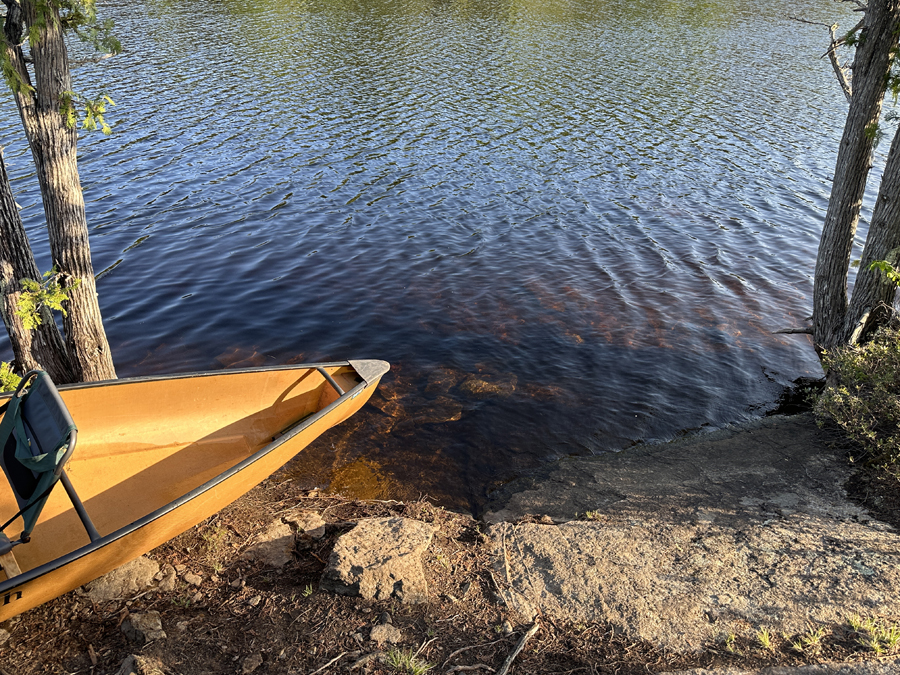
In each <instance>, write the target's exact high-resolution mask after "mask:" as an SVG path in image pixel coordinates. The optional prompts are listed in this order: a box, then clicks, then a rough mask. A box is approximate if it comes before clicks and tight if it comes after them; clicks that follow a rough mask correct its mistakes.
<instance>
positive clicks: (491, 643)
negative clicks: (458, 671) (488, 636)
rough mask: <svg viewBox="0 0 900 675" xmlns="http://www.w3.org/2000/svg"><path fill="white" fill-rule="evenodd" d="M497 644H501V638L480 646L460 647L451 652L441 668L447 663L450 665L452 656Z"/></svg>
mask: <svg viewBox="0 0 900 675" xmlns="http://www.w3.org/2000/svg"><path fill="white" fill-rule="evenodd" d="M498 642H503V638H500V639H499V640H494V641H493V642H484V643H482V644H480V645H469V646H468V647H460V648H459V649H457V650H456V651H455V652H453V653H452V654H451V655H450V656H448V657H447V660H446V661H444V662H443V663H442V664H441V668H443V667H444V666H446V665H447V664H448V663H450V659H452V658H453V657H454V656H457V655H458V654H462V653H463V652H467V651H469V650H470V649H478V648H479V647H490V646H491V645H495V644H497V643H498Z"/></svg>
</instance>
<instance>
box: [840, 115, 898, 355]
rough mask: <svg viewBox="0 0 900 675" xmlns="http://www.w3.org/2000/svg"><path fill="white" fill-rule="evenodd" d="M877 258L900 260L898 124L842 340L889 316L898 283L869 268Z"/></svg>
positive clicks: (862, 333) (858, 337)
mask: <svg viewBox="0 0 900 675" xmlns="http://www.w3.org/2000/svg"><path fill="white" fill-rule="evenodd" d="M876 260H887V261H888V262H890V263H891V264H892V265H894V267H895V268H896V267H898V263H900V128H898V129H897V132H895V134H894V141H893V142H892V143H891V150H890V152H889V153H888V158H887V162H886V163H885V165H884V175H883V176H882V178H881V186H880V188H879V190H878V201H877V202H875V210H874V211H873V212H872V223H871V225H870V226H869V234H868V235H867V237H866V247H865V248H864V249H863V255H862V260H861V261H860V266H859V274H858V275H857V276H856V284H855V285H854V286H853V297H852V298H851V300H850V308H849V310H848V313H847V320H846V322H845V324H844V342H845V343H850V344H854V343H856V342H859V341H860V340H861V339H864V338H865V337H866V336H867V335H868V334H870V333H871V332H872V331H873V330H874V329H876V328H878V327H879V326H881V325H884V324H885V323H886V322H887V321H888V320H889V319H890V317H891V314H892V307H893V302H894V295H895V293H896V291H897V284H895V283H894V282H893V281H891V280H890V279H888V278H887V275H885V274H884V273H883V272H881V271H880V270H877V269H876V270H870V269H869V266H870V265H871V264H872V262H874V261H876Z"/></svg>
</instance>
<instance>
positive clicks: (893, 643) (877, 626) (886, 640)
mask: <svg viewBox="0 0 900 675" xmlns="http://www.w3.org/2000/svg"><path fill="white" fill-rule="evenodd" d="M847 623H848V624H849V625H850V629H851V631H852V632H854V633H856V641H857V643H858V644H859V645H860V646H862V647H864V648H865V649H869V650H871V651H873V652H875V654H876V655H877V656H884V655H887V654H896V653H897V651H898V647H900V626H896V625H894V624H890V623H887V622H886V621H884V620H880V619H873V618H866V619H863V618H862V617H860V616H859V615H858V614H855V615H853V616H851V617H848V618H847Z"/></svg>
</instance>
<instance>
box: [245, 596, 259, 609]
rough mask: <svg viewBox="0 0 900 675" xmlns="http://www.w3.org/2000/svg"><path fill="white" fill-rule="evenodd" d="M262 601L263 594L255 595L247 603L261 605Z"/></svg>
mask: <svg viewBox="0 0 900 675" xmlns="http://www.w3.org/2000/svg"><path fill="white" fill-rule="evenodd" d="M261 602H262V596H261V595H254V596H253V597H252V598H250V599H249V600H248V601H247V604H248V605H250V606H251V607H256V606H257V605H259V603H261Z"/></svg>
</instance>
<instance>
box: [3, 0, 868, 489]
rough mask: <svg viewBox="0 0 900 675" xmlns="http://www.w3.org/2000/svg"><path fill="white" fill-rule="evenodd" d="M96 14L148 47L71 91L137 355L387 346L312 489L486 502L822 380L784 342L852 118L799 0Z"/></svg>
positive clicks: (104, 298) (111, 288)
mask: <svg viewBox="0 0 900 675" xmlns="http://www.w3.org/2000/svg"><path fill="white" fill-rule="evenodd" d="M105 5H106V8H107V11H108V13H110V14H111V15H113V18H115V19H116V21H117V23H118V25H119V27H120V33H121V37H122V41H123V43H124V44H125V45H126V47H127V50H128V51H127V52H126V53H125V54H124V55H123V56H121V57H117V58H115V59H110V60H108V61H104V62H103V63H101V64H97V65H92V66H87V67H84V68H82V69H80V70H79V71H78V73H77V78H76V79H77V86H78V88H79V89H80V90H86V91H87V90H91V89H92V87H93V83H94V82H96V81H102V82H104V83H105V84H106V89H107V91H108V93H109V94H110V95H111V96H112V97H113V98H114V99H115V100H116V101H118V102H119V105H118V106H117V110H116V112H115V114H114V115H112V116H111V117H114V118H115V119H114V120H113V121H114V122H115V124H114V132H115V133H114V134H113V135H112V136H111V137H110V138H101V137H97V136H90V137H87V138H85V139H83V141H82V144H81V152H82V156H81V160H80V166H81V170H82V179H83V183H84V186H85V190H86V199H87V202H88V203H87V208H88V213H89V219H90V222H91V223H92V227H93V230H92V246H93V252H94V258H95V267H96V269H98V270H104V273H103V275H102V277H101V278H100V280H99V291H100V299H101V305H102V309H103V311H104V315H105V318H106V326H107V330H108V333H109V336H110V341H111V344H112V346H113V349H114V350H115V356H116V360H117V365H118V370H119V372H120V374H122V375H131V374H143V373H149V372H170V371H183V370H195V369H205V368H223V367H229V368H233V367H244V366H249V365H261V364H266V363H296V362H302V361H307V362H308V361H316V360H334V359H343V358H348V357H349V358H353V357H363V358H384V359H386V360H389V361H391V362H392V363H393V364H394V369H393V370H392V372H391V374H390V375H389V376H388V377H386V378H385V382H384V384H383V386H382V388H381V390H380V391H379V393H378V394H377V395H376V396H375V398H374V399H373V402H372V405H371V406H367V407H366V409H365V410H364V411H362V412H361V414H359V415H358V416H356V417H354V418H353V420H351V421H350V422H348V423H347V424H346V425H344V426H342V427H341V428H339V429H335V430H332V431H331V432H329V433H328V434H327V435H326V436H324V437H323V438H322V439H321V441H320V442H318V443H317V444H316V445H315V446H314V447H313V448H311V449H310V451H309V452H308V453H307V454H306V455H305V456H304V457H303V458H302V459H301V460H300V461H298V462H297V463H296V464H295V465H294V466H293V467H292V468H291V471H292V472H294V475H295V476H296V477H297V479H298V480H304V481H306V482H307V483H308V484H309V485H310V486H312V485H326V484H331V485H332V486H334V487H335V488H336V489H337V488H340V489H345V490H351V491H357V492H363V493H366V494H368V495H370V496H374V495H378V496H385V495H395V496H397V495H402V496H417V495H418V494H420V493H427V494H431V495H432V496H434V497H436V498H438V499H439V500H441V501H443V502H444V503H447V504H454V505H457V506H460V505H462V506H467V507H477V505H478V503H479V502H480V501H481V500H482V499H483V498H484V494H485V491H486V490H487V489H489V488H490V486H491V485H492V484H494V483H495V482H496V481H499V480H503V479H506V478H509V477H511V476H513V475H515V474H517V473H520V472H522V471H525V470H527V469H529V468H531V467H534V466H535V465H537V464H539V463H540V462H544V461H547V460H549V459H553V458H556V457H560V456H564V455H566V454H569V453H584V452H602V451H606V450H615V449H619V448H622V447H624V446H627V445H629V444H631V443H634V442H637V441H639V440H642V439H644V440H646V439H665V438H671V437H673V436H675V435H677V434H679V433H682V432H684V431H685V430H689V429H695V428H700V427H702V426H704V425H707V426H715V425H720V424H723V423H727V422H731V421H736V420H740V419H742V418H744V417H747V416H750V415H754V414H759V413H760V412H761V411H763V410H765V408H766V407H767V406H769V405H771V403H772V402H773V401H774V400H775V398H776V397H777V395H778V393H779V392H780V387H781V386H782V385H784V384H786V383H788V382H789V381H790V380H792V379H794V378H796V377H798V376H800V375H805V374H810V373H811V372H815V371H816V370H817V364H816V360H815V357H814V355H813V354H812V351H811V350H810V349H809V346H808V344H805V343H804V341H803V340H802V339H800V338H796V337H789V338H785V337H780V336H774V335H772V334H771V331H772V330H773V329H775V328H779V327H782V326H784V325H794V324H796V323H798V317H799V318H802V317H804V316H805V315H806V314H807V313H808V307H809V304H810V303H809V295H810V290H811V274H812V256H813V255H814V254H815V250H816V245H817V239H818V228H819V226H820V222H821V218H822V215H823V213H824V209H825V206H826V200H827V195H828V190H829V182H828V180H829V176H830V173H831V170H832V166H833V160H834V155H833V152H834V149H835V148H836V143H837V138H838V134H839V132H840V128H841V125H842V122H843V116H844V114H845V107H844V102H843V99H842V96H841V95H840V93H839V92H838V91H837V90H836V88H835V86H834V84H833V83H832V82H831V81H830V77H831V76H830V74H829V73H828V71H827V68H826V67H825V66H824V65H823V64H822V63H821V62H820V61H818V60H817V57H818V55H819V54H820V53H821V49H822V38H823V36H822V34H821V32H819V31H818V30H817V29H816V28H815V27H810V26H805V25H802V24H798V23H796V22H792V21H790V20H788V19H787V18H785V14H786V13H787V12H786V11H785V9H784V7H783V6H782V4H781V3H769V2H762V0H710V1H707V2H692V1H688V0H668V1H666V2H651V1H649V0H638V1H630V2H624V1H613V0H566V1H562V0H551V1H550V2H544V1H541V2H537V1H535V0H508V1H501V0H446V1H444V0H427V1H421V2H416V1H413V0H303V1H299V0H298V1H294V2H291V1H289V2H275V1H274V0H256V1H251V2H237V1H236V0H217V1H216V2H204V3H199V2H196V0H153V1H152V2H135V1H134V0H113V1H112V2H109V3H105ZM845 9H846V8H841V7H832V6H826V7H821V6H819V4H818V3H816V2H813V0H802V1H801V2H799V3H798V2H795V3H792V4H791V11H792V12H793V13H796V14H802V15H804V16H806V17H808V18H809V19H811V20H821V21H825V22H828V23H830V22H832V21H834V20H835V15H834V13H833V12H839V11H844V10H845ZM845 14H847V12H845ZM760 45H766V49H765V50H762V51H761V50H760ZM0 116H2V117H3V119H4V120H6V122H7V123H6V124H4V125H3V126H2V127H0V129H2V131H0V143H3V144H4V145H6V146H7V159H8V162H9V164H10V168H11V171H12V173H13V175H14V181H15V188H16V190H17V200H18V201H19V203H20V204H23V205H24V206H25V209H24V211H23V217H24V218H25V219H26V226H27V227H28V229H29V233H30V235H31V236H32V239H33V240H34V241H35V242H40V240H41V239H42V238H43V237H44V236H45V233H44V232H43V231H42V229H41V219H42V214H41V209H40V206H39V201H38V195H37V188H36V185H35V182H34V180H33V173H32V169H31V168H29V166H28V163H27V162H26V149H25V146H24V143H23V141H22V139H21V138H19V137H18V136H17V135H16V134H15V133H14V130H15V128H16V127H15V111H14V107H13V105H12V102H11V101H10V100H8V99H7V100H4V101H3V102H2V106H0ZM864 229H865V228H863V229H862V230H861V232H860V236H861V237H862V236H864V235H865V231H864ZM39 258H40V260H39V264H40V266H41V267H42V269H49V267H50V264H51V263H50V260H49V258H48V256H47V254H46V253H42V254H40V255H39ZM8 352H9V349H8V346H7V343H6V342H3V343H2V344H0V357H4V355H6V354H7V353H8ZM5 358H8V356H5Z"/></svg>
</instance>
